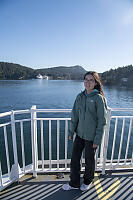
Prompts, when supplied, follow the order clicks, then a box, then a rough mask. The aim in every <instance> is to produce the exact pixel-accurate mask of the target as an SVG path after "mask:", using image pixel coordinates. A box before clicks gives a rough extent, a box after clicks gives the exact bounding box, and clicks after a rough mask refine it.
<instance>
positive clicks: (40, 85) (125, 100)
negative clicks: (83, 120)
mask: <svg viewBox="0 0 133 200" xmlns="http://www.w3.org/2000/svg"><path fill="white" fill-rule="evenodd" d="M83 90H84V85H83V81H69V80H49V81H47V80H39V79H36V80H19V81H0V113H2V112H7V111H10V110H21V109H29V108H31V106H32V105H36V106H37V108H72V106H73V103H74V100H75V97H76V95H77V94H78V93H79V92H81V91H83ZM104 93H105V96H106V99H107V102H108V106H109V107H112V108H122V107H123V108H126V107H127V108H131V107H133V92H132V89H127V88H117V87H104ZM127 114H128V113H127ZM130 115H131V113H130ZM120 123H121V122H120ZM113 125H114V124H112V128H113ZM38 127H39V124H38ZM62 127H63V125H61V127H60V128H61V135H60V145H61V146H60V147H61V149H62V151H61V152H60V158H62V157H63V156H64V147H63V146H62V143H63V142H64V129H63V128H62ZM53 128H54V130H53V135H52V149H53V152H55V153H56V149H57V148H56V144H57V140H56V139H57V136H56V131H55V130H56V124H55V125H54V126H53ZM16 129H17V130H16V131H17V141H18V156H19V160H20V161H19V163H20V165H21V167H22V163H21V156H22V155H21V147H20V145H19V144H20V140H21V137H20V134H19V133H20V127H19V125H18V126H16ZM44 129H45V130H44V133H46V132H47V130H48V123H45V127H44ZM120 129H121V125H120ZM112 130H113V129H112ZM120 132H121V131H120ZM112 134H113V132H112ZM112 134H110V135H111V138H110V142H112V138H113V137H112ZM2 135H3V130H2V129H0V149H1V151H0V157H1V159H2V160H3V166H2V168H3V169H4V170H5V171H7V170H6V169H5V165H6V160H5V159H4V158H5V145H4V140H3V136H2ZM11 137H12V136H11V131H10V130H9V131H8V141H9V156H10V161H11V163H13V154H12V139H11ZM132 138H133V136H132ZM24 140H25V152H28V154H26V155H25V156H26V157H25V160H26V164H29V163H31V158H32V156H31V155H32V152H31V135H30V124H25V127H24ZM44 141H45V142H47V144H46V145H45V149H44V151H45V152H44V153H45V159H48V149H49V148H48V135H46V134H44ZM116 141H117V142H119V141H120V134H119V135H118V139H117V140H116ZM126 141H127V137H126V135H125V143H123V150H122V151H123V155H124V151H125V147H126ZM38 143H41V137H40V133H38ZM68 143H69V144H68V145H69V146H70V148H68V154H69V157H70V155H71V148H72V143H71V142H70V141H69V142H68ZM118 146H119V143H118ZM38 148H39V149H38V151H39V159H40V155H41V149H40V145H38ZM117 149H118V148H117ZM117 149H116V151H117ZM130 149H131V150H130V152H129V153H130V154H131V152H132V148H130ZM111 151H112V145H110V149H109V152H108V156H109V157H110V155H111ZM55 155H56V154H54V155H52V156H53V158H54V159H56V158H55Z"/></svg>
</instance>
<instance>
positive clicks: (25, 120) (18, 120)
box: [15, 119, 31, 123]
mask: <svg viewBox="0 0 133 200" xmlns="http://www.w3.org/2000/svg"><path fill="white" fill-rule="evenodd" d="M28 121H31V119H17V120H15V122H16V123H18V122H28Z"/></svg>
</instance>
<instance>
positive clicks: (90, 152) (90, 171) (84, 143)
mask: <svg viewBox="0 0 133 200" xmlns="http://www.w3.org/2000/svg"><path fill="white" fill-rule="evenodd" d="M84 148H85V172H84V176H83V179H84V184H86V185H89V184H90V182H91V181H92V180H93V179H94V171H95V149H94V148H93V142H92V141H88V140H84V139H82V138H80V137H79V136H78V135H76V138H75V140H74V144H73V150H72V157H71V166H70V182H69V185H70V186H73V187H80V159H81V155H82V151H83V149H84Z"/></svg>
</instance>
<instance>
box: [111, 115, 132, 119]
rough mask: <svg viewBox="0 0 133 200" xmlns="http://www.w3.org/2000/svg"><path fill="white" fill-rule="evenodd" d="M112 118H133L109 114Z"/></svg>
mask: <svg viewBox="0 0 133 200" xmlns="http://www.w3.org/2000/svg"><path fill="white" fill-rule="evenodd" d="M112 118H133V116H111V119H112Z"/></svg>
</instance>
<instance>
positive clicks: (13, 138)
mask: <svg viewBox="0 0 133 200" xmlns="http://www.w3.org/2000/svg"><path fill="white" fill-rule="evenodd" d="M11 128H12V141H13V155H14V164H15V167H14V168H15V170H13V172H12V173H13V174H14V175H13V177H15V178H16V179H17V180H19V168H18V167H19V166H18V154H17V141H16V130H15V117H14V111H12V114H11Z"/></svg>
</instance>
